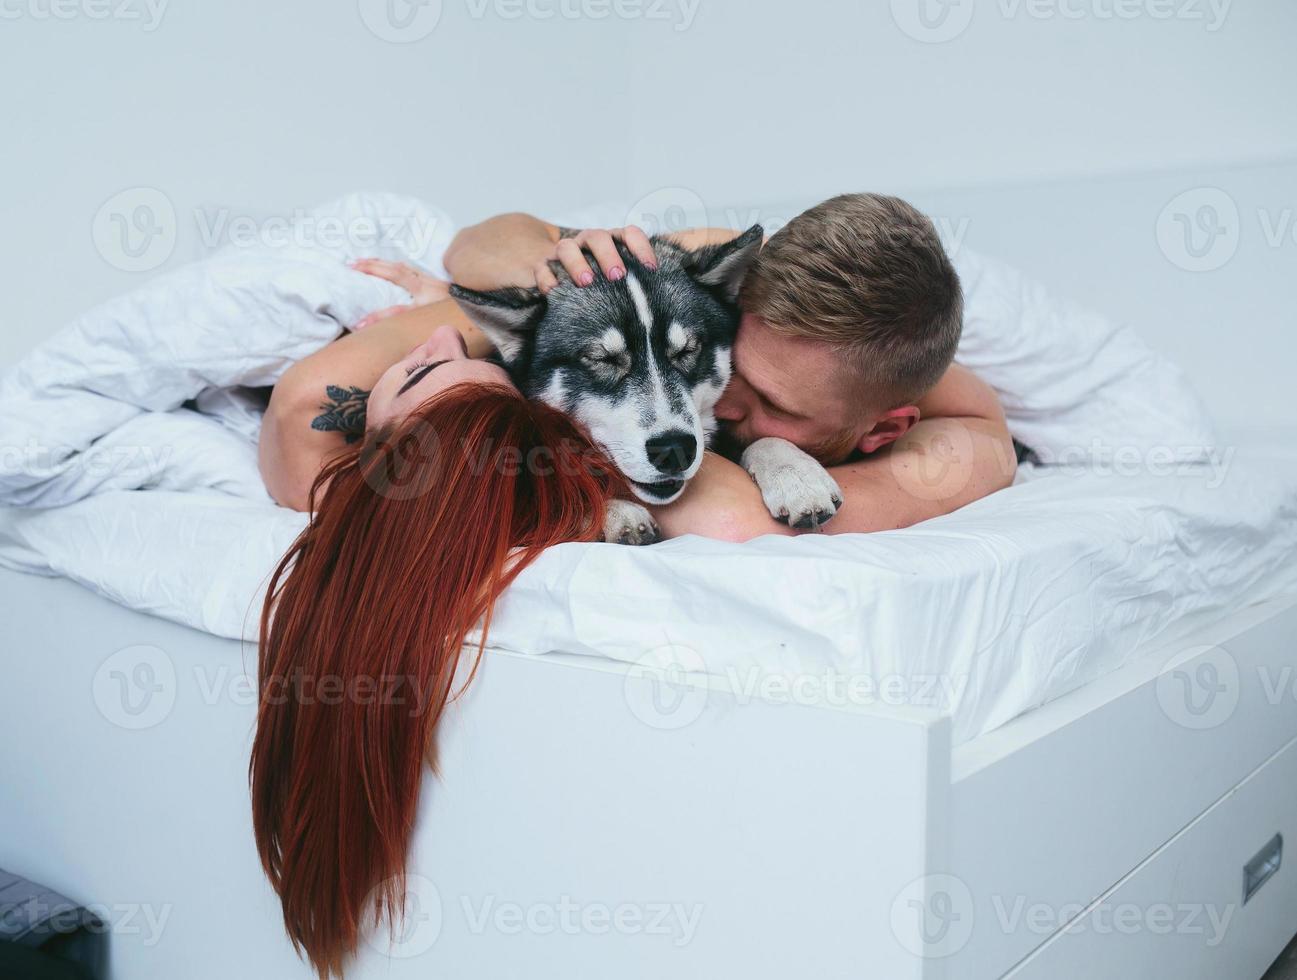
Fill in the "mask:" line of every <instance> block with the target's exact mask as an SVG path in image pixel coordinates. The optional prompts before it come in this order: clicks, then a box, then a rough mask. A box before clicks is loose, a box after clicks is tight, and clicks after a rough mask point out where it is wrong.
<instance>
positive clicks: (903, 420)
mask: <svg viewBox="0 0 1297 980" xmlns="http://www.w3.org/2000/svg"><path fill="white" fill-rule="evenodd" d="M917 421H919V409H918V406H916V405H905V406H903V407H901V408H894V409H892V410H891V411H890V412H888V413H886V414H885V415H884V416H883V417H882V418H880V419H879V420H878V421H877V422H875V423H874V427H873V428H872V429H870V430H869V431H868V432H866V433H865V434H864V435H863V436H861V437H860V441H859V442H858V443H857V444H856V448H857V449H859V450H860V451H861V452H862V453H872V452H874V451H875V450H878V449H882V448H883V447H884V446H890V445H891V444H892V443H894V442H895V441H896V440H897V439H899V438H901V436H903V435H905V433H907V432H909V431H910V429H911V427H913V425H914V423H915V422H917Z"/></svg>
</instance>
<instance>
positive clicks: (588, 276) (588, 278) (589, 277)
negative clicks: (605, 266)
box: [577, 272, 594, 286]
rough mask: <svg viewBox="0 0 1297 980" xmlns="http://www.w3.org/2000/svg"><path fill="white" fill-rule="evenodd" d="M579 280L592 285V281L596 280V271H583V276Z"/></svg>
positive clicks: (581, 282)
mask: <svg viewBox="0 0 1297 980" xmlns="http://www.w3.org/2000/svg"><path fill="white" fill-rule="evenodd" d="M577 282H579V283H580V284H581V285H582V286H588V285H590V284H591V283H592V282H594V273H593V272H583V273H581V278H580V279H578V280H577Z"/></svg>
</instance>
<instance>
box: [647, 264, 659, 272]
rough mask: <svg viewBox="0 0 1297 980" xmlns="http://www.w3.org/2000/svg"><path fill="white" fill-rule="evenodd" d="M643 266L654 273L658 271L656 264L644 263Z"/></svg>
mask: <svg viewBox="0 0 1297 980" xmlns="http://www.w3.org/2000/svg"><path fill="white" fill-rule="evenodd" d="M644 264H645V265H646V266H648V267H649V268H650V269H652V270H653V271H654V272H657V271H658V264H657V263H656V262H645V263H644Z"/></svg>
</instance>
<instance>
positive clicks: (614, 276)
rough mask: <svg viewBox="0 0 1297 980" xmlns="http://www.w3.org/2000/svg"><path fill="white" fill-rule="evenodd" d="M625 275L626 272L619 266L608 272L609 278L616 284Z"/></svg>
mask: <svg viewBox="0 0 1297 980" xmlns="http://www.w3.org/2000/svg"><path fill="white" fill-rule="evenodd" d="M624 275H626V270H625V269H623V268H622V267H621V266H619V265H615V266H613V267H612V268H611V269H609V270H608V278H609V279H611V280H612V281H613V282H616V281H617V280H618V279H620V278H622V276H624Z"/></svg>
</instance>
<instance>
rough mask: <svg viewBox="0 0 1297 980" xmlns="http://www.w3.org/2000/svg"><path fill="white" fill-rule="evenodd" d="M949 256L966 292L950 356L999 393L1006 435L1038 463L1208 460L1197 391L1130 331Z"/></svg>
mask: <svg viewBox="0 0 1297 980" xmlns="http://www.w3.org/2000/svg"><path fill="white" fill-rule="evenodd" d="M952 258H953V261H954V264H955V268H956V270H957V271H958V273H959V278H960V281H961V282H962V284H963V288H964V333H963V337H962V338H961V340H960V343H959V351H958V353H957V354H956V360H957V361H958V362H959V363H960V364H963V365H964V366H965V367H967V368H969V369H970V370H972V371H973V372H974V373H975V374H977V375H978V377H980V378H982V379H983V380H984V381H986V382H987V383H988V384H989V385H991V387H993V388H994V389H995V390H996V391H997V392H998V393H999V396H1000V402H1001V404H1002V405H1003V406H1004V411H1005V414H1006V416H1007V417H1008V421H1009V430H1010V431H1011V432H1012V433H1013V436H1014V438H1016V439H1017V440H1018V441H1019V442H1021V443H1022V444H1023V445H1025V446H1027V447H1028V448H1029V449H1031V450H1032V451H1033V452H1034V453H1035V454H1036V455H1037V456H1038V458H1039V459H1040V461H1041V462H1043V463H1080V462H1089V463H1099V464H1103V465H1112V464H1113V463H1114V461H1115V462H1116V463H1117V464H1120V462H1121V460H1122V458H1123V457H1125V458H1126V459H1128V460H1130V461H1131V462H1135V461H1136V460H1138V461H1141V462H1143V463H1156V461H1157V459H1158V458H1159V457H1165V458H1167V459H1175V460H1183V461H1200V460H1205V459H1207V458H1208V457H1209V454H1210V453H1211V452H1212V450H1213V447H1214V446H1215V434H1214V431H1213V427H1212V423H1211V420H1210V418H1209V417H1208V415H1207V413H1206V410H1205V409H1204V408H1203V406H1202V403H1201V402H1200V401H1199V399H1198V396H1197V394H1196V393H1195V392H1194V391H1193V389H1192V388H1191V387H1190V386H1189V383H1188V381H1187V380H1186V379H1185V377H1184V375H1183V374H1182V373H1181V371H1180V369H1179V368H1178V367H1176V366H1175V365H1174V364H1173V363H1171V361H1169V360H1167V359H1166V358H1165V357H1163V356H1161V355H1160V354H1158V353H1157V352H1155V351H1153V350H1152V349H1151V348H1149V347H1148V346H1147V345H1146V344H1145V343H1144V342H1143V341H1142V340H1140V339H1139V337H1138V336H1136V335H1135V332H1134V331H1133V330H1131V329H1130V328H1129V327H1126V326H1124V325H1122V324H1119V323H1115V322H1113V321H1112V320H1109V319H1108V318H1107V317H1104V316H1102V315H1100V314H1098V313H1093V312H1090V311H1088V310H1084V309H1080V308H1078V307H1076V306H1074V305H1072V304H1071V303H1068V302H1066V301H1064V300H1061V299H1059V298H1057V297H1054V296H1051V295H1050V294H1049V293H1048V292H1047V291H1046V290H1045V288H1044V287H1043V286H1041V285H1040V284H1039V283H1036V282H1033V281H1032V280H1030V279H1028V278H1027V277H1026V276H1024V275H1023V274H1022V273H1020V272H1019V271H1018V270H1016V269H1014V268H1013V267H1011V266H1009V265H1006V264H1005V263H1003V262H1000V261H997V260H995V259H991V258H987V257H986V256H983V255H978V254H977V253H976V252H972V251H969V250H968V249H967V248H959V249H957V250H952Z"/></svg>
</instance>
